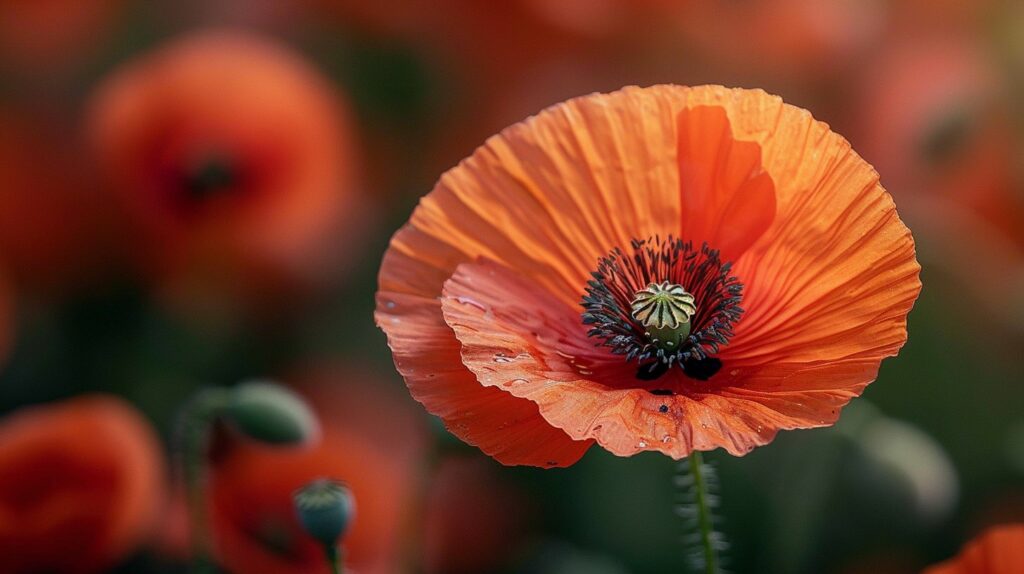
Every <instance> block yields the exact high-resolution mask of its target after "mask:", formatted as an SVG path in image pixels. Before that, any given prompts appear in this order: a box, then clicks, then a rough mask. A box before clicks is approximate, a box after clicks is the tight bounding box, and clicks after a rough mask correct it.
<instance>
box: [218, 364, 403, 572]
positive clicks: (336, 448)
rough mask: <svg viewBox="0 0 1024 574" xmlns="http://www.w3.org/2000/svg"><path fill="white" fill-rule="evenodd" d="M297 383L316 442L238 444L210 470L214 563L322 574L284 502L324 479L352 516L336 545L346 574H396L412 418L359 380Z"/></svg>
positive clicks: (315, 548)
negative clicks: (310, 408)
mask: <svg viewBox="0 0 1024 574" xmlns="http://www.w3.org/2000/svg"><path fill="white" fill-rule="evenodd" d="M301 379H302V380H303V381H304V382H305V386H304V387H303V388H305V389H308V392H307V393H305V394H306V395H307V396H308V398H309V399H310V401H311V403H312V404H313V405H314V407H315V408H316V410H317V414H318V415H319V416H320V418H321V423H322V425H323V433H324V434H323V438H322V441H321V442H320V443H319V444H318V445H316V446H314V447H311V448H308V449H287V448H275V447H268V446H263V445H258V444H255V443H246V444H240V445H237V446H234V447H232V448H231V451H230V452H229V453H228V454H227V455H226V457H225V458H224V459H223V460H222V461H220V462H219V463H218V464H217V465H216V466H215V468H214V471H213V475H212V482H211V486H210V500H211V524H212V529H213V535H214V546H215V552H216V554H217V555H218V558H219V562H220V564H221V565H222V566H223V567H224V568H226V569H227V570H228V571H229V572H235V573H238V574H242V573H244V574H288V573H295V574H298V573H302V574H313V573H317V572H324V573H327V572H328V568H327V565H326V564H325V563H324V557H323V547H322V546H321V545H320V544H319V543H317V542H315V541H314V540H313V539H311V538H310V537H309V536H308V535H307V534H305V533H304V531H303V530H302V529H301V527H300V526H299V524H298V519H297V518H296V516H295V510H294V503H293V501H292V495H293V493H294V492H295V490H296V489H297V488H299V487H300V486H303V485H305V484H306V483H308V482H310V481H312V480H314V479H317V478H333V479H337V480H341V481H344V482H345V483H347V484H348V486H349V487H350V488H351V489H352V491H353V493H354V495H355V498H356V507H357V509H358V510H357V514H356V518H355V522H354V523H353V525H352V528H351V530H350V531H349V532H348V534H346V535H345V538H344V539H343V540H342V545H343V546H344V548H345V555H346V558H345V560H346V564H347V566H348V567H351V568H352V569H353V570H355V571H357V572H360V573H364V574H391V573H393V572H396V571H398V569H399V565H400V564H401V563H402V560H403V555H402V552H403V551H404V550H405V549H404V548H403V547H402V541H403V535H404V534H405V533H404V531H403V529H404V527H405V526H406V525H407V520H408V519H409V518H410V516H409V515H408V514H407V513H408V512H409V511H410V509H411V508H412V507H413V506H414V505H413V496H414V493H415V488H416V486H417V481H418V477H417V461H418V456H419V454H420V452H421V447H422V430H421V429H420V427H419V425H418V422H419V421H418V417H417V416H416V413H415V411H414V410H412V409H410V408H407V407H406V406H404V405H402V403H401V396H397V397H396V396H393V394H392V393H390V392H386V391H385V390H384V389H381V388H376V387H375V386H374V382H375V379H374V378H372V377H369V376H367V375H359V374H356V373H352V372H351V371H338V370H324V371H320V372H318V373H316V374H315V375H313V376H311V377H310V376H305V377H301ZM381 421H386V424H382V423H381Z"/></svg>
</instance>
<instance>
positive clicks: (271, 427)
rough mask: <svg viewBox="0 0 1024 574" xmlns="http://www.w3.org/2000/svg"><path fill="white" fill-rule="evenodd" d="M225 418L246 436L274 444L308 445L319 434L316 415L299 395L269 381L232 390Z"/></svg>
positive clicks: (242, 385) (251, 383) (243, 384)
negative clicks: (302, 443) (306, 443)
mask: <svg viewBox="0 0 1024 574" xmlns="http://www.w3.org/2000/svg"><path fill="white" fill-rule="evenodd" d="M223 417H224V419H225V420H227V421H229V422H230V423H231V424H232V425H233V426H234V427H235V428H236V429H238V430H239V431H240V432H242V433H243V434H245V435H246V436H248V437H250V438H253V439H255V440H258V441H261V442H266V443H271V444H295V443H301V442H306V441H309V440H310V439H312V438H313V437H314V436H316V435H317V433H318V431H319V425H318V424H317V419H316V415H314V414H313V412H312V410H310V408H309V406H308V405H307V404H306V402H305V401H304V400H303V399H302V398H301V397H299V395H297V394H295V393H294V392H292V391H290V390H288V389H286V388H284V387H282V386H280V385H276V384H274V383H270V382H265V381H253V382H248V383H242V384H240V385H238V386H237V387H234V388H233V389H231V390H230V395H229V397H228V400H227V405H226V407H225V408H224V411H223Z"/></svg>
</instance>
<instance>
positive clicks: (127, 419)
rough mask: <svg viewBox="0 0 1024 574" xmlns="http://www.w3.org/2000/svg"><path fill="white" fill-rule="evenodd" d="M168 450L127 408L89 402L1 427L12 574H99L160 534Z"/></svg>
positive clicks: (1, 537)
mask: <svg viewBox="0 0 1024 574" xmlns="http://www.w3.org/2000/svg"><path fill="white" fill-rule="evenodd" d="M163 476H164V468H163V462H162V458H161V454H160V445H159V443H158V441H157V437H156V436H155V434H154V432H153V430H152V429H151V428H150V426H149V424H148V423H147V422H146V421H145V420H144V419H143V418H142V416H141V415H140V414H139V413H138V412H136V411H135V410H134V409H133V408H132V407H130V406H129V405H127V404H126V403H124V402H123V401H121V400H120V399H117V398H113V397H106V396H98V395H97V396H83V397H78V398H74V399H70V400H67V401H64V402H62V403H56V404H49V405H41V406H36V407H28V408H25V409H23V410H21V411H18V412H15V413H14V414H12V415H9V416H8V417H6V418H5V419H4V420H2V421H0V556H2V557H3V571H4V572H5V573H9V574H22V573H24V574H31V573H35V572H56V573H75V574H79V573H81V574H85V573H91V572H101V571H103V570H105V569H106V568H108V567H110V566H112V565H114V564H115V563H117V562H118V561H120V560H122V559H124V558H125V557H126V556H127V555H128V554H129V553H131V552H132V551H133V550H135V549H136V547H137V546H138V545H139V544H140V543H141V542H142V541H143V540H145V539H146V537H147V536H148V535H149V534H150V533H151V531H152V528H153V527H154V526H155V520H156V518H157V511H158V509H159V507H160V505H161V504H162V502H163V490H162V485H163Z"/></svg>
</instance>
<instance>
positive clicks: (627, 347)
mask: <svg viewBox="0 0 1024 574" xmlns="http://www.w3.org/2000/svg"><path fill="white" fill-rule="evenodd" d="M630 248H631V249H630V250H629V251H624V250H623V249H621V248H618V247H617V248H615V249H613V250H612V251H611V253H609V254H608V255H607V256H605V257H603V258H601V260H600V261H599V262H598V266H597V269H596V270H595V271H594V272H593V273H592V274H591V276H592V279H591V280H590V281H588V283H587V288H586V291H587V292H586V294H585V295H584V296H583V301H582V306H583V308H584V311H583V314H582V317H583V323H584V324H586V325H589V326H590V330H589V331H588V335H589V336H591V337H594V338H595V339H597V340H598V343H597V344H598V345H600V346H605V347H608V348H610V349H611V351H612V352H613V353H615V354H619V355H624V357H625V360H627V361H636V362H637V363H638V369H637V378H639V379H642V380H654V379H657V378H659V377H661V376H662V375H664V374H665V373H666V372H668V370H669V369H670V368H672V366H673V365H678V366H679V367H681V368H682V369H683V371H684V372H685V373H686V374H687V375H688V376H690V377H692V378H695V379H700V380H707V379H708V378H710V377H711V376H712V375H714V374H715V373H716V372H717V371H718V369H719V368H720V367H721V362H720V361H718V360H717V359H715V358H713V357H712V355H714V354H716V353H718V351H719V350H720V349H721V347H722V346H723V345H725V344H726V343H728V341H729V338H730V337H731V336H732V334H733V330H732V329H733V325H734V324H735V323H736V322H737V321H738V320H739V319H740V317H741V315H742V313H743V309H742V308H740V306H739V304H740V301H741V299H742V291H743V285H742V284H741V283H740V282H739V279H738V278H737V277H735V276H733V275H731V274H730V272H731V270H732V264H731V263H729V262H723V261H722V260H721V258H720V257H719V252H718V251H717V250H715V249H712V248H711V247H710V246H708V245H707V244H706V243H705V244H703V245H702V246H701V247H700V248H699V249H695V248H694V247H693V243H692V242H688V241H686V242H684V241H683V240H681V239H677V238H673V237H671V236H669V237H667V238H665V239H661V238H659V237H654V238H650V239H646V240H637V239H634V240H633V241H632V242H631V243H630Z"/></svg>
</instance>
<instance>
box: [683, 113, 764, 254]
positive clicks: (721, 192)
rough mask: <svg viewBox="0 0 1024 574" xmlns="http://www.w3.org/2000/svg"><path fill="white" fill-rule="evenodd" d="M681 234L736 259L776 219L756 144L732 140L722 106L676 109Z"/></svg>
mask: <svg viewBox="0 0 1024 574" xmlns="http://www.w3.org/2000/svg"><path fill="white" fill-rule="evenodd" d="M678 123H679V145H678V148H677V149H678V151H677V153H678V156H679V157H678V162H679V192H680V194H681V196H682V200H681V201H680V205H681V209H682V217H681V226H680V230H681V231H680V232H679V233H680V235H682V236H683V237H686V239H688V240H690V241H693V242H694V243H695V244H697V245H700V244H701V243H704V242H707V243H708V245H712V246H714V248H715V249H718V250H719V251H721V253H722V257H723V258H724V259H725V260H726V261H735V260H736V259H737V258H738V257H739V256H740V255H742V254H743V252H744V251H746V250H747V248H748V247H750V245H751V244H752V243H754V241H756V240H757V239H758V238H759V237H760V236H761V235H762V234H763V233H764V232H765V230H767V229H768V227H769V225H771V223H772V220H773V219H774V218H775V185H774V183H773V182H772V178H771V177H769V176H768V174H767V173H766V172H765V171H764V169H763V168H762V166H761V146H760V145H758V144H757V143H754V142H751V141H741V140H737V139H735V137H734V136H733V133H732V128H731V125H730V122H729V117H728V115H727V114H726V110H725V108H722V107H714V106H699V107H694V108H687V109H684V110H683V111H682V112H680V113H679V118H678Z"/></svg>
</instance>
